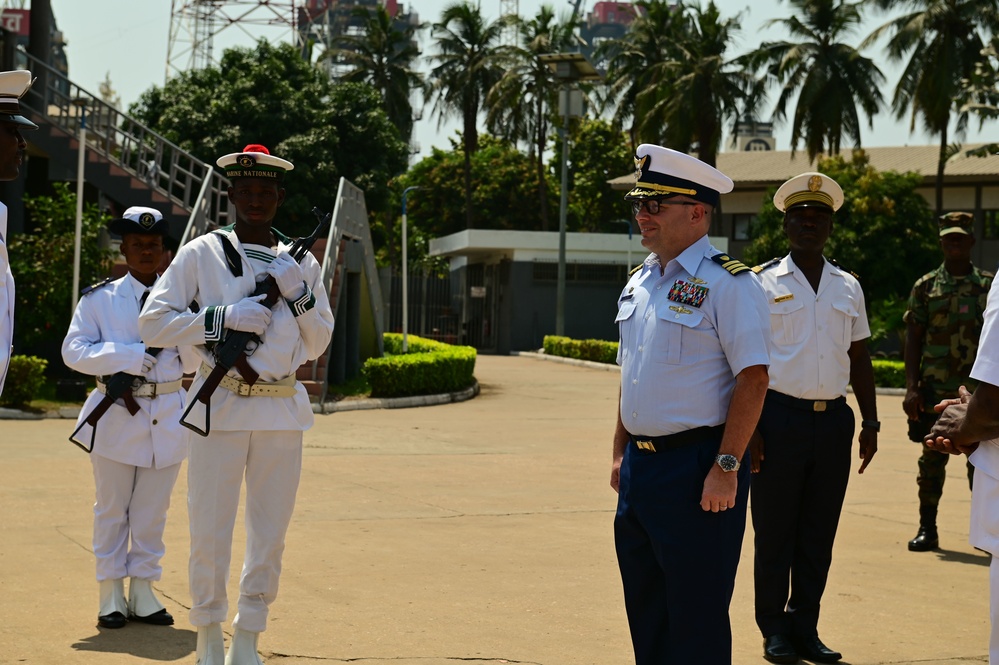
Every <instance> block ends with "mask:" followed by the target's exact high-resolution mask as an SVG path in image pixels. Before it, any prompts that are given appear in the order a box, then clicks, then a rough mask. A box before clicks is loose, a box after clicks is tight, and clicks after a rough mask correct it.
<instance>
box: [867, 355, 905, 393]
mask: <svg viewBox="0 0 999 665" xmlns="http://www.w3.org/2000/svg"><path fill="white" fill-rule="evenodd" d="M871 363H872V364H873V365H874V385H876V386H877V387H879V388H905V363H904V362H902V361H901V360H881V359H874V360H872V361H871Z"/></svg>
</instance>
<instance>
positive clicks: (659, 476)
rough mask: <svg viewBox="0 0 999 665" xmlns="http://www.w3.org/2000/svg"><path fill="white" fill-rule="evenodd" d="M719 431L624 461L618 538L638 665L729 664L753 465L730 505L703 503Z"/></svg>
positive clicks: (630, 450)
mask: <svg viewBox="0 0 999 665" xmlns="http://www.w3.org/2000/svg"><path fill="white" fill-rule="evenodd" d="M720 440H721V438H720V436H717V435H716V436H711V437H710V438H707V439H705V440H704V441H702V442H698V443H694V444H691V445H687V446H684V447H682V448H677V449H675V450H666V451H662V452H658V453H654V454H646V453H643V452H642V451H640V450H638V448H637V447H636V446H635V444H634V443H629V444H628V447H627V449H626V450H625V454H624V461H623V463H622V464H621V484H620V494H619V496H618V504H617V515H616V516H615V518H614V539H615V545H616V548H617V559H618V565H619V566H620V568H621V580H622V582H623V583H624V603H625V609H626V610H627V612H628V624H629V626H630V628H631V640H632V644H633V645H634V648H635V662H636V664H637V665H694V664H696V665H731V662H732V629H731V625H730V623H729V617H728V608H729V604H730V603H731V601H732V589H733V587H734V586H735V573H736V569H737V567H738V565H739V552H740V550H741V548H742V536H743V533H744V532H745V529H746V503H747V499H748V496H749V465H748V464H743V466H742V468H741V469H740V470H739V471H738V474H739V490H738V493H737V495H736V504H735V507H734V508H730V509H728V510H726V511H722V512H718V513H712V512H705V511H703V510H701V505H700V503H701V492H702V490H703V489H704V478H705V477H706V476H707V474H708V471H710V470H711V466H712V465H713V464H714V463H715V455H717V454H718V444H719V443H720Z"/></svg>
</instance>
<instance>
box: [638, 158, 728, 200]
mask: <svg viewBox="0 0 999 665" xmlns="http://www.w3.org/2000/svg"><path fill="white" fill-rule="evenodd" d="M635 168H636V169H637V171H638V182H637V183H635V187H634V189H632V190H631V191H630V192H628V193H627V194H625V196H624V198H625V199H626V200H629V201H631V200H635V199H652V198H669V197H671V196H689V197H690V198H692V199H694V200H695V201H701V202H702V203H707V204H710V205H712V206H715V207H717V206H718V203H719V202H720V201H721V195H722V194H727V193H728V192H731V191H732V187H733V184H732V179H731V178H729V177H728V176H727V175H725V174H724V173H722V172H721V171H719V170H718V169H716V168H715V167H713V166H710V165H708V164H705V163H704V162H702V161H701V160H699V159H697V158H696V157H692V156H691V155H688V154H687V153H685V152H679V151H678V150H672V149H671V148H664V147H663V146H661V145H654V144H651V143H643V144H642V145H640V146H638V150H636V151H635Z"/></svg>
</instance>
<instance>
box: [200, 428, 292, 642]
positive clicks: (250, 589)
mask: <svg viewBox="0 0 999 665" xmlns="http://www.w3.org/2000/svg"><path fill="white" fill-rule="evenodd" d="M187 464H188V473H187V478H188V497H187V507H188V513H189V515H190V524H191V560H190V569H189V572H190V582H191V623H192V624H193V625H194V626H207V625H208V624H211V623H222V622H224V621H225V620H226V617H227V616H228V613H229V601H228V598H227V596H226V584H227V583H228V580H229V563H230V560H231V558H232V533H233V528H234V527H235V524H236V511H237V509H238V508H239V490H240V485H241V484H242V480H243V478H244V477H245V478H246V511H245V512H246V517H245V519H246V552H245V554H244V558H243V573H242V575H241V576H240V580H239V602H238V604H237V609H238V613H237V614H236V618H235V620H234V621H233V625H234V626H236V627H237V628H240V629H242V630H246V631H250V632H254V633H259V632H262V631H264V630H266V628H267V613H268V608H269V606H270V604H271V603H273V602H274V599H275V598H276V597H277V592H278V578H279V577H280V575H281V555H282V554H283V552H284V539H285V534H286V533H287V532H288V524H289V522H291V515H292V512H293V511H294V508H295V495H296V493H297V492H298V481H299V478H300V477H301V474H302V432H299V431H293V432H289V431H274V432H246V431H238V432H220V431H213V432H212V433H211V434H210V435H209V436H208V437H206V438H204V439H197V438H192V440H191V450H190V455H189V457H188V462H187Z"/></svg>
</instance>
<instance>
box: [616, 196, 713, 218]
mask: <svg viewBox="0 0 999 665" xmlns="http://www.w3.org/2000/svg"><path fill="white" fill-rule="evenodd" d="M696 205H701V204H700V203H698V202H697V201H670V200H667V199H644V200H642V201H632V202H631V214H633V215H635V216H636V217H637V216H638V213H640V212H642V208H643V207H644V208H645V209H646V210H647V211H648V213H649V214H650V215H655V214H658V213H659V209H660V208H661V207H663V206H696Z"/></svg>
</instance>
